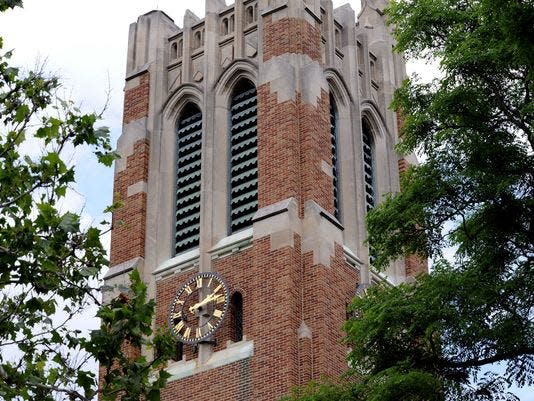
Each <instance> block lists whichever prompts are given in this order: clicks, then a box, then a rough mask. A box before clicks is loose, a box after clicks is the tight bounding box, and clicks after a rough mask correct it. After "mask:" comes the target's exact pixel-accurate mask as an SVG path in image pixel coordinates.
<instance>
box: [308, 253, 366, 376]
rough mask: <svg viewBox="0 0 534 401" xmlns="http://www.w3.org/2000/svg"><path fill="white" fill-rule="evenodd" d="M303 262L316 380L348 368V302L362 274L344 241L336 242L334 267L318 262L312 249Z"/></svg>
mask: <svg viewBox="0 0 534 401" xmlns="http://www.w3.org/2000/svg"><path fill="white" fill-rule="evenodd" d="M303 263H304V280H303V281H304V282H303V285H304V292H303V298H304V302H303V305H304V320H305V321H306V323H307V324H308V326H309V327H310V329H311V331H312V335H313V338H312V342H313V349H312V358H311V363H312V366H311V367H310V368H309V369H310V371H311V376H312V379H314V380H318V379H320V378H321V377H322V376H339V375H341V374H342V373H344V372H346V371H347V368H348V365H347V361H346V356H347V347H346V346H345V345H344V344H342V338H343V337H344V332H343V330H342V325H343V323H344V322H345V320H346V317H347V315H346V306H347V304H349V303H350V301H351V300H352V298H353V297H354V295H355V293H356V287H357V285H358V283H359V281H360V277H359V274H358V272H357V271H356V270H354V269H353V268H352V267H350V266H349V265H348V264H347V262H346V261H345V258H344V255H343V248H342V247H341V246H340V245H336V248H335V256H334V257H333V258H332V260H331V266H330V267H325V266H323V265H314V264H313V255H312V253H311V252H309V253H306V254H305V255H304V260H303ZM304 368H306V367H303V369H304ZM303 378H304V379H305V378H306V377H305V375H303ZM305 382H306V381H305V380H304V381H303V383H302V384H304V383H305Z"/></svg>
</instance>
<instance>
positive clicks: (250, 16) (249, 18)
mask: <svg viewBox="0 0 534 401" xmlns="http://www.w3.org/2000/svg"><path fill="white" fill-rule="evenodd" d="M245 21H246V23H247V24H252V23H253V22H254V8H253V7H252V6H249V7H247V9H246V10H245Z"/></svg>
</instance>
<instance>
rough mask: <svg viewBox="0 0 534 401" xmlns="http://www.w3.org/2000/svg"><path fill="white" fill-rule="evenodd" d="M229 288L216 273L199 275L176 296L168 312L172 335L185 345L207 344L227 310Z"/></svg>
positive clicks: (187, 283)
mask: <svg viewBox="0 0 534 401" xmlns="http://www.w3.org/2000/svg"><path fill="white" fill-rule="evenodd" d="M228 300H229V293H228V286H227V285H226V283H225V282H224V280H223V279H222V277H221V276H219V275H218V274H217V273H212V272H207V273H198V274H196V275H194V276H193V277H191V278H190V279H189V280H188V281H186V282H185V283H184V284H183V285H182V287H181V288H180V289H179V290H178V292H177V293H176V297H175V298H174V300H173V302H172V303H171V308H170V312H169V326H170V329H171V333H172V334H173V335H174V336H175V337H176V338H178V340H180V341H182V342H183V343H186V344H197V343H199V342H200V341H204V340H206V339H207V338H208V337H210V336H211V335H212V334H213V333H215V331H216V330H217V329H218V328H219V327H220V326H221V323H222V321H223V319H224V316H225V315H226V312H227V310H228Z"/></svg>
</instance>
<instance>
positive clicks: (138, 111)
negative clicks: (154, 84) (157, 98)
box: [123, 72, 150, 124]
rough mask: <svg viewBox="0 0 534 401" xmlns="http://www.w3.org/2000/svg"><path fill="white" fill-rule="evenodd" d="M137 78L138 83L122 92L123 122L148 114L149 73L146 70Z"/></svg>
mask: <svg viewBox="0 0 534 401" xmlns="http://www.w3.org/2000/svg"><path fill="white" fill-rule="evenodd" d="M138 78H139V85H138V86H136V87H135V88H131V89H128V90H127V91H125V93H124V115H123V124H128V123H129V122H132V121H135V120H138V119H140V118H143V117H146V116H148V106H149V103H148V102H149V94H150V74H149V73H148V72H146V73H144V74H143V75H141V76H139V77H138ZM134 79H135V78H134Z"/></svg>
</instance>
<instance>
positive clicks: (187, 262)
mask: <svg viewBox="0 0 534 401" xmlns="http://www.w3.org/2000/svg"><path fill="white" fill-rule="evenodd" d="M385 6H386V1H385V0H362V9H361V12H360V14H359V16H358V18H356V16H355V13H354V11H353V10H352V9H351V8H350V6H348V5H345V6H342V7H340V8H337V9H333V6H332V2H331V1H330V0H246V1H244V0H236V2H235V4H233V5H230V6H227V5H226V4H225V2H224V0H206V14H205V18H204V19H200V18H198V17H197V16H195V15H194V14H193V13H191V12H189V11H188V12H187V13H186V15H185V18H184V22H183V28H179V27H178V26H177V25H175V23H174V22H173V20H172V19H171V18H170V17H169V16H167V15H166V14H165V13H163V12H161V11H152V12H149V13H147V14H145V15H142V16H140V17H139V19H138V21H137V23H134V24H132V25H131V27H130V34H129V46H128V63H127V71H126V86H125V101H124V128H123V133H122V136H121V137H120V139H119V142H118V151H119V153H120V154H121V156H122V158H121V159H120V160H119V161H118V162H117V165H116V172H115V193H116V194H117V196H119V197H120V198H121V199H122V201H123V202H124V207H123V208H122V209H120V210H119V211H117V212H116V213H115V214H114V216H113V220H114V229H113V232H112V244H111V265H112V267H111V269H110V271H109V273H108V274H107V277H106V283H107V284H109V285H115V284H121V283H125V281H126V279H127V274H128V272H129V271H130V270H132V269H138V270H139V271H140V272H141V273H142V276H143V277H144V280H145V281H146V283H147V284H148V285H149V289H150V293H151V296H152V297H154V298H155V300H156V302H157V318H156V322H155V325H158V326H166V325H167V321H168V314H169V309H170V308H171V306H172V304H173V302H174V301H173V300H174V297H175V294H176V292H177V291H178V289H179V288H180V287H181V286H182V285H183V283H185V282H186V281H187V280H188V279H189V278H190V277H192V276H193V275H195V274H196V273H198V272H217V273H218V274H220V276H222V277H223V278H224V280H225V281H226V283H227V285H228V287H229V290H230V299H229V300H228V302H229V307H228V310H227V312H226V315H225V317H224V321H223V323H222V325H221V327H220V328H219V329H218V330H217V331H216V332H215V333H214V334H213V335H212V336H210V338H209V339H208V341H200V342H198V343H197V344H193V345H183V344H182V343H179V342H178V343H177V351H176V354H177V355H176V357H175V360H174V361H173V362H172V363H171V364H170V365H169V367H168V371H169V372H170V373H171V374H172V378H171V379H170V382H169V385H168V387H167V388H166V390H165V392H164V396H163V399H164V400H192V401H193V400H198V401H203V400H215V399H216V400H219V401H224V400H228V401H230V400H254V401H262V400H276V399H278V398H279V397H281V396H282V395H284V394H287V393H288V391H289V390H290V389H291V388H292V387H293V386H295V385H299V384H304V383H306V382H308V381H309V380H311V379H318V378H320V377H321V376H323V375H330V376H333V375H339V374H341V373H342V372H344V371H345V370H346V368H347V362H346V360H345V357H346V354H347V349H346V347H345V346H344V345H343V344H342V343H341V342H340V340H341V339H342V337H343V332H342V330H341V325H342V324H343V322H344V321H345V319H346V306H347V304H348V303H349V302H350V300H351V298H352V297H353V296H354V295H355V293H356V291H357V288H358V286H366V285H369V284H371V283H372V282H373V281H376V280H383V279H386V280H389V281H391V282H392V283H394V284H395V283H399V282H402V281H404V280H405V279H406V277H407V275H412V274H415V273H416V272H417V269H416V268H414V266H413V263H412V262H410V263H411V265H410V266H409V268H408V269H407V267H406V265H407V263H405V261H399V262H397V263H395V264H394V265H392V266H391V267H390V269H389V270H388V271H387V274H385V275H383V276H381V275H378V274H375V273H373V272H372V271H371V270H370V269H369V252H368V249H367V247H366V246H365V245H364V241H365V226H364V217H365V214H366V212H367V211H368V210H369V209H370V208H372V207H373V206H374V205H375V204H376V203H377V202H379V201H380V198H381V196H382V195H383V194H385V193H389V192H396V191H399V168H405V166H406V164H407V163H409V162H411V161H410V160H405V159H400V157H399V156H398V155H397V154H396V153H395V152H394V150H393V147H394V145H395V143H396V142H397V140H398V134H397V133H398V121H397V116H396V115H395V113H394V112H392V111H391V110H389V109H388V105H389V103H390V101H391V98H392V93H393V91H394V89H395V88H396V87H397V86H398V85H399V84H400V82H401V81H402V79H404V77H405V68H404V64H403V60H402V58H401V57H400V56H398V55H395V54H393V52H392V45H393V39H392V37H391V35H390V32H389V30H388V28H387V27H386V25H385V17H384V14H383V9H384V7H385ZM399 166H400V167H399ZM119 221H120V222H121V223H120V224H119ZM407 272H408V274H407ZM112 295H113V293H112V292H109V293H106V294H105V296H106V297H110V296H112ZM197 309H200V308H197ZM190 310H192V311H195V308H194V307H193V308H191V309H190ZM206 316H207V315H206ZM143 352H144V351H143Z"/></svg>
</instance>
